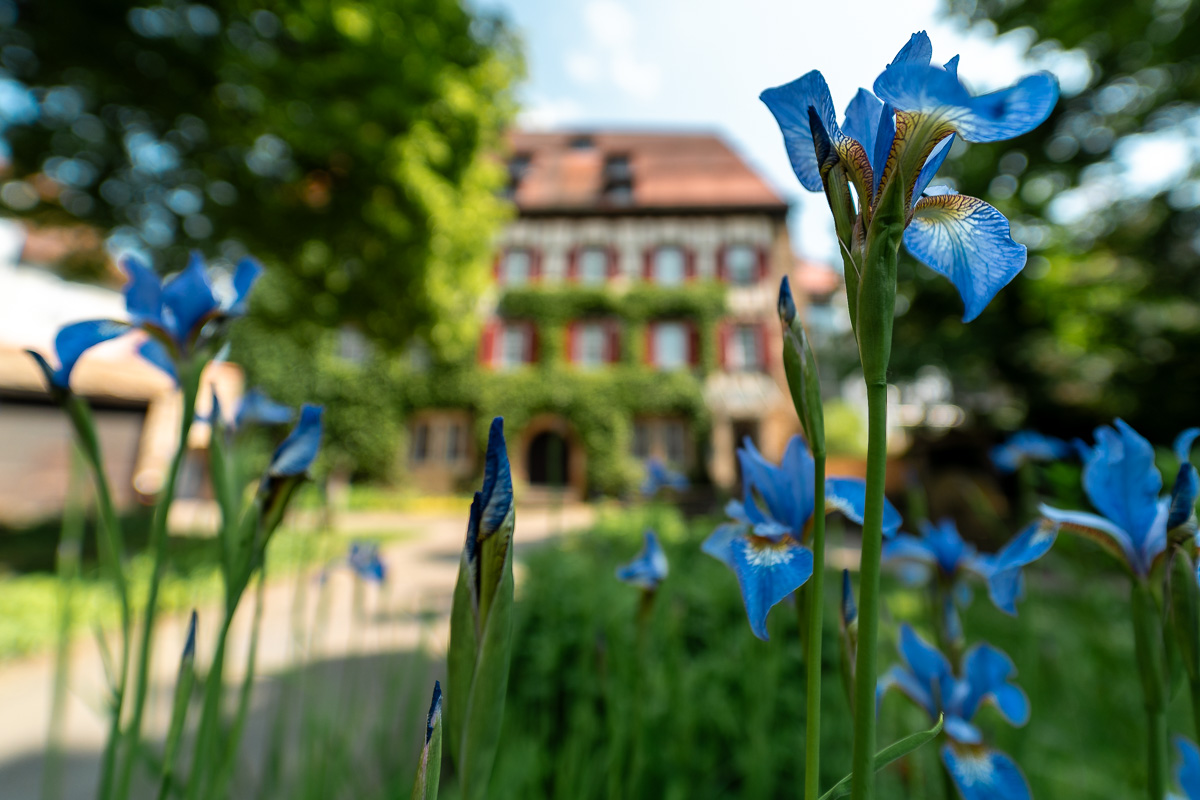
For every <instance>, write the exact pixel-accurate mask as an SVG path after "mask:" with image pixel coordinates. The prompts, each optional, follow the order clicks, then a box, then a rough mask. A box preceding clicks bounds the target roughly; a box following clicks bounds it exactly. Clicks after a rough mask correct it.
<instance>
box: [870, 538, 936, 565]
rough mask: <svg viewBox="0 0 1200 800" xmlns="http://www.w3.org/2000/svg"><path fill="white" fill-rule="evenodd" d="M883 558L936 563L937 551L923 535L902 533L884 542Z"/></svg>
mask: <svg viewBox="0 0 1200 800" xmlns="http://www.w3.org/2000/svg"><path fill="white" fill-rule="evenodd" d="M883 560H884V561H909V562H916V563H918V564H936V563H937V553H935V552H933V549H932V548H931V547H930V546H929V545H928V544H926V543H925V540H924V539H922V538H921V537H918V536H913V535H912V534H909V533H902V534H900V535H899V536H897V537H895V538H893V539H891V540H889V541H886V542H884V543H883Z"/></svg>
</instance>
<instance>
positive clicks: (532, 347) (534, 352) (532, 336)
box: [525, 322, 541, 364]
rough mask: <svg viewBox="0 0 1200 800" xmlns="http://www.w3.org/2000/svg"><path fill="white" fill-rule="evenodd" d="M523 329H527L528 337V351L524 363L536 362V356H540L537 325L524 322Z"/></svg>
mask: <svg viewBox="0 0 1200 800" xmlns="http://www.w3.org/2000/svg"><path fill="white" fill-rule="evenodd" d="M525 329H526V330H527V331H529V338H528V339H527V342H528V348H529V352H528V353H527V354H526V355H527V359H526V361H525V363H526V364H536V363H538V358H539V356H540V352H539V351H540V350H541V347H540V345H541V342H539V341H538V329H537V325H535V324H534V323H532V322H526V323H525Z"/></svg>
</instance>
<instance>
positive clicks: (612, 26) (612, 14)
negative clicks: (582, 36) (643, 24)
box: [583, 0, 636, 49]
mask: <svg viewBox="0 0 1200 800" xmlns="http://www.w3.org/2000/svg"><path fill="white" fill-rule="evenodd" d="M583 19H584V21H585V22H586V23H587V28H588V33H589V34H590V35H591V37H592V40H593V41H594V42H596V44H598V45H600V46H601V47H608V48H612V49H620V48H624V47H628V46H630V45H631V44H633V36H634V30H635V28H636V26H635V25H634V21H633V14H630V13H629V9H627V8H626V7H625V6H623V5H621V4H620V3H618V2H616V0H591V2H590V3H588V4H587V6H586V7H585V8H584V10H583Z"/></svg>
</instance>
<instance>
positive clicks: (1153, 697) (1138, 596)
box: [1130, 578, 1168, 800]
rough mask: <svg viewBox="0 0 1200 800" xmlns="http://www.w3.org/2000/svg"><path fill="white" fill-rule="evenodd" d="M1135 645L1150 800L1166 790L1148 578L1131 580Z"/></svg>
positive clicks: (1156, 629)
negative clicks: (1139, 679) (1144, 728)
mask: <svg viewBox="0 0 1200 800" xmlns="http://www.w3.org/2000/svg"><path fill="white" fill-rule="evenodd" d="M1130 605H1131V607H1132V611H1133V637H1134V648H1135V650H1136V652H1137V659H1138V670H1139V671H1140V672H1141V676H1142V696H1143V700H1144V702H1145V707H1146V759H1147V760H1146V772H1147V780H1146V788H1147V791H1148V794H1149V797H1150V798H1151V800H1160V799H1161V798H1162V797H1164V796H1166V793H1167V774H1168V770H1167V760H1168V756H1167V715H1166V686H1165V676H1166V671H1165V668H1164V665H1165V663H1166V662H1165V653H1164V652H1163V636H1162V626H1161V623H1160V616H1159V612H1158V604H1157V603H1156V602H1155V601H1154V594H1153V592H1152V591H1151V589H1150V584H1149V582H1148V581H1146V580H1145V579H1142V578H1138V579H1135V580H1134V583H1133V591H1132V592H1131V596H1130Z"/></svg>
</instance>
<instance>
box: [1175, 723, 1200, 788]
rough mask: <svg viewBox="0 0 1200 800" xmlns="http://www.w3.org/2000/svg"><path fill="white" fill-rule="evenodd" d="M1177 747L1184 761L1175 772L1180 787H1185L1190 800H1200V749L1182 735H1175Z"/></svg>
mask: <svg viewBox="0 0 1200 800" xmlns="http://www.w3.org/2000/svg"><path fill="white" fill-rule="evenodd" d="M1175 749H1176V750H1178V751H1179V757H1180V758H1181V759H1183V763H1181V764H1180V765H1179V769H1178V770H1177V771H1176V772H1175V778H1176V780H1178V781H1179V788H1180V789H1183V792H1184V794H1186V795H1187V798H1188V800H1200V750H1197V749H1196V745H1194V744H1192V743H1191V742H1189V741H1188V740H1187V739H1185V738H1183V737H1182V736H1176V737H1175Z"/></svg>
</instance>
